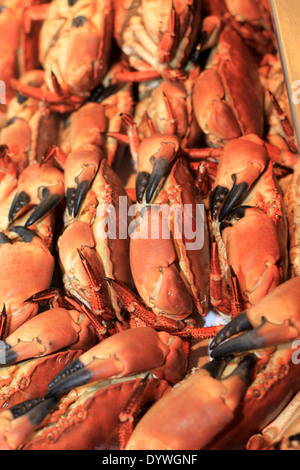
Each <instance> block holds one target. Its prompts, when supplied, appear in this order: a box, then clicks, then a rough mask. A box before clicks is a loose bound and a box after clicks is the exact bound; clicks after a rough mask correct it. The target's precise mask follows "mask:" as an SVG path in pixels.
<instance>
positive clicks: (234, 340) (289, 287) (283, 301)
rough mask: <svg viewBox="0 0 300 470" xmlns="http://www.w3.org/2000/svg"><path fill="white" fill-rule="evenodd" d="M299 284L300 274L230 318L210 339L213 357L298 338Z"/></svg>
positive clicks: (299, 321)
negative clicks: (211, 339)
mask: <svg viewBox="0 0 300 470" xmlns="http://www.w3.org/2000/svg"><path fill="white" fill-rule="evenodd" d="M299 286H300V278H299V277H294V278H292V279H289V280H288V281H286V282H284V283H283V284H281V285H279V286H278V287H276V288H275V289H274V290H273V291H272V292H271V293H269V294H268V295H266V296H265V297H263V298H262V299H261V300H260V301H259V302H258V303H257V304H255V305H253V306H251V307H249V308H248V309H247V310H246V311H244V312H243V313H241V314H240V315H238V316H237V317H235V318H234V319H233V320H231V321H230V322H229V323H228V324H227V325H226V326H225V327H224V328H223V329H222V330H221V331H220V332H219V333H218V334H217V335H216V336H215V338H214V339H213V341H212V342H211V344H210V348H211V356H212V357H214V358H219V357H223V356H225V355H228V354H234V353H240V352H244V351H250V350H255V349H261V348H265V347H268V346H275V345H278V344H281V343H287V342H289V341H292V340H293V339H296V338H298V337H299V336H300V310H299V305H300V289H299ZM239 333H243V334H239ZM233 336H234V337H233Z"/></svg>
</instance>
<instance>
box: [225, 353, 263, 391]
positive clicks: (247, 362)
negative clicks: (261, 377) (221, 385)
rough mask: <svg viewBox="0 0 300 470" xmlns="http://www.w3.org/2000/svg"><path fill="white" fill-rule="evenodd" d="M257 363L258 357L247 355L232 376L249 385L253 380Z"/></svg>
mask: <svg viewBox="0 0 300 470" xmlns="http://www.w3.org/2000/svg"><path fill="white" fill-rule="evenodd" d="M256 363H257V357H256V356H255V354H247V355H246V356H244V357H243V358H242V359H241V361H240V362H239V364H238V366H237V367H236V368H235V369H234V371H233V372H232V374H231V376H232V375H238V376H239V377H240V379H241V380H242V381H243V382H244V383H246V384H248V383H249V382H250V380H251V378H252V375H253V371H254V367H255V365H256Z"/></svg>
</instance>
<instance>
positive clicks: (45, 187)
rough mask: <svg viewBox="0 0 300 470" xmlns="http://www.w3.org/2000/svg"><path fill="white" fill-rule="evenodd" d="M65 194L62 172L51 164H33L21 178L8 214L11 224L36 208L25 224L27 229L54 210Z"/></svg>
mask: <svg viewBox="0 0 300 470" xmlns="http://www.w3.org/2000/svg"><path fill="white" fill-rule="evenodd" d="M64 192H65V185H64V175H63V173H62V172H61V171H60V170H58V169H57V168H55V167H54V166H53V165H51V164H49V163H47V164H44V165H40V164H39V163H37V162H34V163H32V164H31V165H29V166H28V167H26V168H25V169H24V171H23V172H22V173H21V175H20V177H19V181H18V186H17V190H16V195H15V197H14V199H13V202H12V204H11V207H10V210H9V214H8V219H9V222H10V223H12V222H14V221H15V219H16V218H17V217H18V216H19V215H21V214H23V213H24V212H26V211H27V210H29V209H31V208H32V206H35V208H34V210H33V212H32V213H31V214H30V216H29V217H28V218H27V220H26V222H25V227H29V226H30V225H32V224H34V223H35V222H36V221H37V220H39V219H40V218H42V217H43V216H44V215H45V214H47V213H48V212H50V211H51V210H52V209H54V208H55V207H56V206H57V205H58V204H59V203H60V201H61V200H62V198H63V197H64Z"/></svg>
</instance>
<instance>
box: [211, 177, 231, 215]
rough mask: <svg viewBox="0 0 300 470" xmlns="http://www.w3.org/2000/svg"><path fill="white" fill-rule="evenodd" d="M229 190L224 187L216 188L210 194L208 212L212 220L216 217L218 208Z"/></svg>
mask: <svg viewBox="0 0 300 470" xmlns="http://www.w3.org/2000/svg"><path fill="white" fill-rule="evenodd" d="M228 192H229V190H228V188H225V186H220V185H218V186H216V187H215V189H214V190H213V193H212V198H211V205H210V211H211V216H212V219H213V220H216V219H217V217H218V211H219V208H220V206H221V204H222V202H223V201H224V199H225V197H226V196H227V194H228Z"/></svg>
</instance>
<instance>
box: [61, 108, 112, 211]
mask: <svg viewBox="0 0 300 470" xmlns="http://www.w3.org/2000/svg"><path fill="white" fill-rule="evenodd" d="M70 126H71V131H70V133H71V148H72V152H70V153H69V155H68V157H67V160H66V164H65V169H64V170H65V186H66V199H67V209H68V212H69V215H70V217H72V215H73V216H74V217H76V215H77V214H78V212H79V209H80V206H81V203H82V201H83V200H84V198H85V196H86V194H87V191H88V189H89V187H90V185H91V183H92V181H93V179H94V177H95V175H96V173H97V171H98V168H99V163H100V161H101V160H102V159H103V158H104V157H105V152H104V148H105V137H104V133H105V131H106V130H107V129H106V116H105V110H104V107H103V106H102V105H101V104H99V103H87V104H85V105H84V106H82V107H81V108H80V109H79V110H78V111H76V112H74V113H73V114H72V115H71V117H70Z"/></svg>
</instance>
